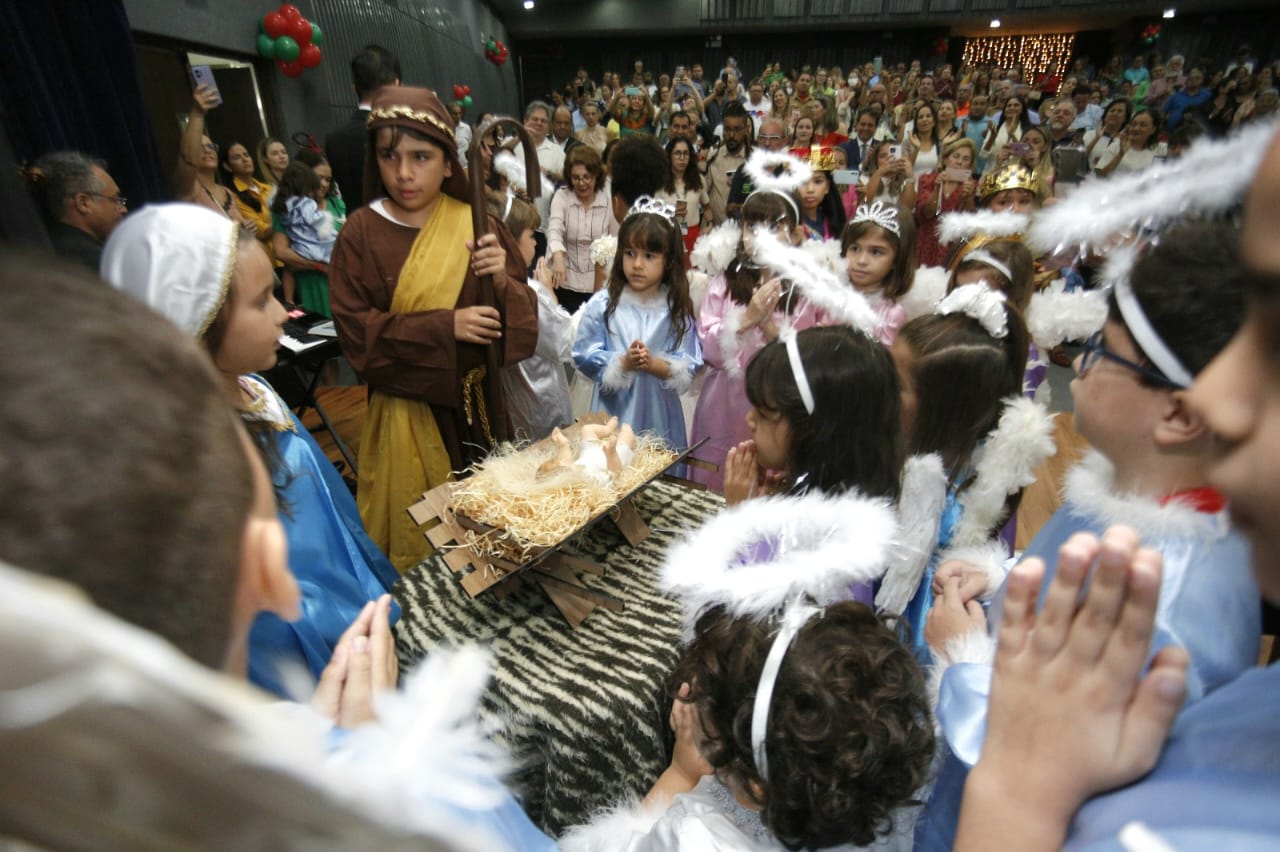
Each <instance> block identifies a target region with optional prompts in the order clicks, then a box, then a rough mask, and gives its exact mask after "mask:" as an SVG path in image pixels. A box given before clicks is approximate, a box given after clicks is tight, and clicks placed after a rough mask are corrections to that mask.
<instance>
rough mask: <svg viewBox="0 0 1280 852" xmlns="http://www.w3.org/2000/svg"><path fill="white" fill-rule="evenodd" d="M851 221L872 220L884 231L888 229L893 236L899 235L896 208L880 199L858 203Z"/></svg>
mask: <svg viewBox="0 0 1280 852" xmlns="http://www.w3.org/2000/svg"><path fill="white" fill-rule="evenodd" d="M853 221H855V222H874V223H876V224H877V225H879V226H880V227H881V228H884V229H885V230H886V231H890V232H891V233H892V234H893V235H894V236H895V237H897V236H901V234H899V233H898V208H897V207H893V206H890V205H887V204H884V203H883V202H880V201H873V202H872V203H871V204H859V205H858V209H857V210H855V211H853Z"/></svg>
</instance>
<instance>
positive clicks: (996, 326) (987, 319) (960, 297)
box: [935, 283, 1009, 339]
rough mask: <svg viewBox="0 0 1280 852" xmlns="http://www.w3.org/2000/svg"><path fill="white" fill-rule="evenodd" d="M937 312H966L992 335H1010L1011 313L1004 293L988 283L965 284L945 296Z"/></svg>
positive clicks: (999, 336)
mask: <svg viewBox="0 0 1280 852" xmlns="http://www.w3.org/2000/svg"><path fill="white" fill-rule="evenodd" d="M935 312H936V313H937V314H939V315H940V316H947V315H948V314H964V315H965V316H967V317H969V318H970V319H975V320H977V321H978V323H979V324H980V325H981V326H982V327H983V328H985V329H986V330H987V334H989V335H991V336H992V337H995V338H999V339H1004V338H1006V337H1008V336H1009V315H1008V314H1007V313H1006V312H1005V307H1004V293H1001V292H1000V291H998V290H992V289H991V288H990V287H988V286H987V285H986V284H981V283H978V284H965V285H964V286H963V287H957V288H956V289H954V290H952V291H951V292H950V293H948V294H947V295H946V296H945V297H943V299H942V301H941V302H939V303H938V307H937V308H936V309H935Z"/></svg>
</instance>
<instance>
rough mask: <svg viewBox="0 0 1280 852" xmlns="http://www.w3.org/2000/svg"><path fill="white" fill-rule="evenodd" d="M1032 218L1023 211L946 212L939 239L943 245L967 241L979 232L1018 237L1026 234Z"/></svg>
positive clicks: (993, 235)
mask: <svg viewBox="0 0 1280 852" xmlns="http://www.w3.org/2000/svg"><path fill="white" fill-rule="evenodd" d="M1030 226H1031V220H1030V219H1029V218H1027V216H1026V215H1025V214H1022V213H997V212H994V211H992V210H976V211H974V212H972V213H944V214H942V221H941V223H940V224H939V225H938V239H939V240H940V241H941V242H942V244H943V245H951V244H952V243H960V242H967V241H968V240H971V239H973V238H974V237H976V236H978V235H979V234H983V235H985V236H988V237H1016V236H1018V235H1019V234H1025V233H1026V232H1027V229H1028V228H1029V227H1030Z"/></svg>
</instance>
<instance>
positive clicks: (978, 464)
mask: <svg viewBox="0 0 1280 852" xmlns="http://www.w3.org/2000/svg"><path fill="white" fill-rule="evenodd" d="M1004 406H1005V407H1004V413H1002V414H1001V415H1000V420H999V422H997V423H996V427H995V428H994V429H992V430H991V431H990V432H989V433H988V434H987V438H986V441H984V442H983V444H982V446H980V447H979V448H978V449H977V451H976V452H975V453H974V455H973V469H974V477H973V481H972V482H971V483H970V485H969V487H968V488H966V489H965V490H964V492H963V493H962V494H961V495H960V508H961V515H960V521H959V523H958V524H956V529H955V531H954V533H953V534H952V536H951V544H950V546H951V547H975V546H977V545H980V544H982V543H983V542H985V541H986V540H987V539H989V538H990V537H991V536H992V534H994V533H995V531H996V530H995V526H996V524H997V523H998V522H999V521H1000V517H1001V515H1003V514H1004V505H1005V501H1006V499H1008V497H1009V495H1011V494H1014V493H1016V492H1018V491H1019V490H1020V489H1022V488H1025V487H1027V486H1028V485H1030V484H1031V483H1033V482H1035V481H1036V469H1037V468H1038V467H1040V465H1041V464H1042V463H1043V462H1044V461H1045V459H1047V458H1049V457H1050V456H1052V455H1053V454H1054V453H1056V452H1057V450H1058V448H1057V444H1056V443H1055V442H1054V440H1053V415H1052V414H1050V413H1049V411H1047V410H1046V409H1045V408H1044V407H1043V406H1041V405H1040V404H1039V403H1037V402H1034V401H1033V400H1029V399H1027V398H1025V397H1021V396H1017V397H1010V398H1009V399H1008V400H1006V401H1005V404H1004Z"/></svg>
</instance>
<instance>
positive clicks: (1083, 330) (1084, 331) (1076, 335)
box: [1027, 278, 1107, 351]
mask: <svg viewBox="0 0 1280 852" xmlns="http://www.w3.org/2000/svg"><path fill="white" fill-rule="evenodd" d="M1106 321H1107V296H1106V291H1105V290H1067V282H1066V281H1065V280H1064V279H1062V278H1058V279H1056V280H1054V281H1052V282H1050V283H1049V286H1048V287H1046V288H1045V289H1043V290H1038V291H1036V292H1035V293H1033V294H1031V304H1030V305H1029V306H1028V307H1027V331H1028V332H1029V333H1030V334H1031V339H1032V340H1033V341H1035V344H1036V347H1037V348H1039V349H1041V350H1043V351H1048V350H1050V349H1052V348H1053V347H1055V346H1058V345H1060V344H1062V343H1064V342H1065V341H1068V340H1084V339H1085V338H1087V337H1088V336H1089V335H1091V334H1093V333H1094V332H1095V331H1097V330H1098V329H1100V328H1102V324H1103V323H1104V322H1106Z"/></svg>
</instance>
